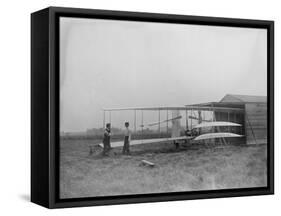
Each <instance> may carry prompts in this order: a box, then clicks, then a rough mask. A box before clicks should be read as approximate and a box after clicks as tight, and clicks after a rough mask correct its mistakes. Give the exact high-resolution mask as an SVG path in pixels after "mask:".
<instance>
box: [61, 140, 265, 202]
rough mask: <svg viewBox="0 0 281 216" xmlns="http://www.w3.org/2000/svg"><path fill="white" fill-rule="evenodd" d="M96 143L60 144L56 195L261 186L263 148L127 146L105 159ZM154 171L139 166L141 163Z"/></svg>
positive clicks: (63, 141)
mask: <svg viewBox="0 0 281 216" xmlns="http://www.w3.org/2000/svg"><path fill="white" fill-rule="evenodd" d="M99 142H100V141H93V140H63V139H62V140H61V151H60V154H61V158H60V159H61V161H60V196H61V198H78V197H91V196H108V195H124V194H144V193H161V192H174V191H195V190H212V189H225V188H245V187H261V186H266V185H267V178H266V176H267V168H266V164H267V158H266V155H267V152H266V145H257V146H254V145H253V146H245V145H236V146H234V145H223V146H222V145H220V146H214V145H196V144H193V145H182V146H181V147H180V148H179V149H177V150H176V149H175V147H174V145H173V144H171V143H161V144H160V143H159V144H153V145H149V144H146V145H138V146H132V147H131V151H132V154H131V155H130V156H125V155H122V154H121V151H122V149H121V148H116V149H113V151H112V152H111V154H110V156H109V157H102V156H101V155H100V153H101V150H102V149H101V148H99V147H98V146H96V147H94V148H93V149H94V152H93V154H91V155H90V154H89V146H90V145H92V146H95V145H96V144H97V143H99ZM143 159H145V160H148V161H151V162H153V163H155V167H153V168H152V167H146V166H141V165H140V164H141V160H143Z"/></svg>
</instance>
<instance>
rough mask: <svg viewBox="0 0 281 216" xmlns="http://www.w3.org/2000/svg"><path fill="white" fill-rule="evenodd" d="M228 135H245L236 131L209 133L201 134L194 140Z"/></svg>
mask: <svg viewBox="0 0 281 216" xmlns="http://www.w3.org/2000/svg"><path fill="white" fill-rule="evenodd" d="M227 137H243V135H239V134H235V133H207V134H202V135H199V136H198V137H196V138H194V140H204V139H214V138H227Z"/></svg>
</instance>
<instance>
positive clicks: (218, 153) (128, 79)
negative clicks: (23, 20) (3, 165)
mask: <svg viewBox="0 0 281 216" xmlns="http://www.w3.org/2000/svg"><path fill="white" fill-rule="evenodd" d="M31 29H32V30H31V44H32V45H31V52H32V55H31V60H32V63H31V79H32V80H31V83H32V90H31V97H32V104H31V107H32V109H31V115H32V119H31V121H32V139H31V156H32V158H31V172H32V175H31V200H32V202H34V203H37V204H40V205H43V206H45V207H48V208H61V207H73V206H89V205H108V204H123V203H139V202H156V201H157V202H158V201H172V200H187V199H202V198H219V197H233V196H248V195H265V194H273V193H274V167H273V166H274V158H273V157H274V153H273V147H274V140H273V139H274V134H273V133H274V106H273V104H274V101H273V99H274V96H273V94H274V92H273V91H274V86H273V84H274V82H273V76H274V22H273V21H266V20H246V19H233V18H215V17H199V16H186V15H171V14H153V13H137V12H123V11H122V12H121V11H106V10H92V9H74V8H58V7H50V8H47V9H43V10H41V11H37V12H35V13H33V14H32V15H31Z"/></svg>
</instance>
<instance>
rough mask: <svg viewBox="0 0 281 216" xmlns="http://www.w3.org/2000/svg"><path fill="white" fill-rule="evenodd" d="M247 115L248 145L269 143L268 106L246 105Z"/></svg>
mask: <svg viewBox="0 0 281 216" xmlns="http://www.w3.org/2000/svg"><path fill="white" fill-rule="evenodd" d="M245 114H246V115H245V127H246V128H245V132H246V142H247V144H263V143H267V104H266V103H248V104H245Z"/></svg>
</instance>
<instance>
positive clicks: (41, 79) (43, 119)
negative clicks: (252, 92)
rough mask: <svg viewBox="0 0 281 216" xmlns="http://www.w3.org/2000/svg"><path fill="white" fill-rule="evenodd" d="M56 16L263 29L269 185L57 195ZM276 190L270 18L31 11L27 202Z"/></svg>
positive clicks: (56, 204)
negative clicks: (29, 200)
mask: <svg viewBox="0 0 281 216" xmlns="http://www.w3.org/2000/svg"><path fill="white" fill-rule="evenodd" d="M59 17H80V18H102V19H113V20H131V21H140V22H143V21H147V22H160V23H161V22H164V23H181V24H196V25H210V26H232V27H247V28H264V29H267V62H268V64H267V78H268V79H267V88H268V89H267V93H268V94H267V97H268V111H269V112H268V114H267V115H268V116H267V117H268V151H267V152H268V155H267V158H268V160H267V166H268V167H267V168H268V179H267V180H268V181H267V182H268V185H267V187H262V188H241V189H223V190H210V191H193V192H173V193H161V194H143V195H122V196H117V197H116V196H112V197H109V196H108V197H89V198H71V199H60V198H59V195H58V192H59V61H60V59H59V40H58V38H59V21H58V20H59ZM273 193H274V22H273V21H265V20H248V19H232V18H217V17H202V16H186V15H171V14H155V13H139V12H124V11H108V10H93V9H77V8H62V7H49V8H46V9H43V10H40V11H37V12H34V13H32V15H31V201H32V202H34V203H37V204H39V205H42V206H45V207H47V208H63V207H75V206H76V207H77V206H94V205H112V204H125V203H144V202H160V201H172V200H191V199H205V198H220V197H237V196H250V195H266V194H273Z"/></svg>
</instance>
